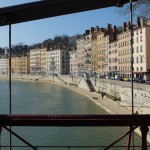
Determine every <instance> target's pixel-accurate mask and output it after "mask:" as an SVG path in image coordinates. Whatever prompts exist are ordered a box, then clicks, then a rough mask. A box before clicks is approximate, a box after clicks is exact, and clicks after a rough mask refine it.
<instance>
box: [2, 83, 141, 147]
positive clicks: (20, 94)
mask: <svg viewBox="0 0 150 150" xmlns="http://www.w3.org/2000/svg"><path fill="white" fill-rule="evenodd" d="M0 92H1V94H0V114H9V82H8V81H0ZM12 114H106V115H108V114H107V113H106V112H105V111H103V110H102V109H101V108H99V107H98V106H97V105H95V104H94V103H93V102H91V101H90V100H89V99H88V98H86V97H84V96H82V95H79V94H77V93H75V92H73V91H71V90H69V89H66V88H63V87H60V86H58V85H53V84H50V83H46V82H28V81H12ZM12 130H13V131H15V132H16V133H17V134H19V135H20V136H21V137H23V138H24V139H25V140H27V141H28V142H29V143H31V144H32V145H34V146H107V145H109V144H111V143H112V142H113V141H115V140H116V139H118V138H119V137H121V136H122V135H124V134H125V133H126V132H127V131H128V130H129V129H128V128H127V127H120V128H118V127H12ZM127 141H128V139H127V138H125V139H124V140H122V141H121V142H119V144H118V145H119V146H120V145H124V146H125V145H127ZM135 144H136V145H139V144H141V139H140V138H139V137H138V136H137V135H135ZM1 145H2V146H9V133H8V131H6V130H5V129H3V130H2V134H1ZM12 145H13V146H26V145H25V144H24V143H22V142H21V141H20V140H18V139H17V138H16V137H14V136H12ZM7 149H9V148H8V147H2V150H7ZM30 149H31V148H29V147H14V148H13V150H30ZM38 149H42V150H44V149H45V150H49V149H54V150H62V149H63V150H65V149H68V147H64V148H62V147H55V148H54V147H52V148H50V147H38ZM70 149H73V150H80V149H81V150H84V149H87V150H98V149H99V150H101V149H103V148H102V147H98V148H97V147H89V148H87V147H86V148H85V147H82V148H81V147H78V148H75V147H70ZM111 149H113V150H122V149H125V148H120V147H117V148H116V147H115V148H111ZM135 149H137V150H138V149H140V148H135Z"/></svg>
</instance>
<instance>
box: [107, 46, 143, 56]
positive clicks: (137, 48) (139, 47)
mask: <svg viewBox="0 0 150 150" xmlns="http://www.w3.org/2000/svg"><path fill="white" fill-rule="evenodd" d="M130 51H131V48H130V49H125V50H121V51H119V52H118V55H119V56H121V55H126V54H130V53H131V52H130ZM132 52H133V53H135V49H134V47H133V51H132ZM139 52H143V46H142V45H141V46H137V47H136V53H139ZM109 54H111V51H109Z"/></svg>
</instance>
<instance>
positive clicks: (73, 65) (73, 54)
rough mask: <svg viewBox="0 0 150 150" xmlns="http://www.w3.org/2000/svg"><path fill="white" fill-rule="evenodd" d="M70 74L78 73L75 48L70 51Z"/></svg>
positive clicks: (75, 74)
mask: <svg viewBox="0 0 150 150" xmlns="http://www.w3.org/2000/svg"><path fill="white" fill-rule="evenodd" d="M69 53H70V75H73V76H77V75H78V66H77V50H74V51H70V52H69Z"/></svg>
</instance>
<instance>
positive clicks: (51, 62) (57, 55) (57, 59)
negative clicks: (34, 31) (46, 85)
mask: <svg viewBox="0 0 150 150" xmlns="http://www.w3.org/2000/svg"><path fill="white" fill-rule="evenodd" d="M65 58H66V55H65V50H60V49H56V50H52V51H47V52H46V74H58V75H63V74H65V73H66V68H65V63H66V61H65Z"/></svg>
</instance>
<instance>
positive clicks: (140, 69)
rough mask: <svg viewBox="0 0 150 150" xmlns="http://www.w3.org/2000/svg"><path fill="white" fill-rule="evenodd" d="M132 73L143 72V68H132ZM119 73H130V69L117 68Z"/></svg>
mask: <svg viewBox="0 0 150 150" xmlns="http://www.w3.org/2000/svg"><path fill="white" fill-rule="evenodd" d="M133 71H141V72H142V71H143V67H133ZM119 72H131V68H130V67H119Z"/></svg>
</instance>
